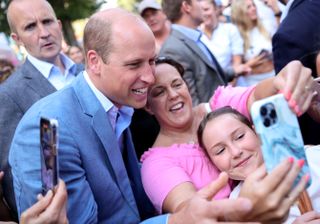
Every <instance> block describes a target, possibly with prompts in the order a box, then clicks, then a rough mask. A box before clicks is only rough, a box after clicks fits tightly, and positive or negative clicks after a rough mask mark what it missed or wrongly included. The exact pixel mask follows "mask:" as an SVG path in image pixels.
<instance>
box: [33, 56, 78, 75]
mask: <svg viewBox="0 0 320 224" xmlns="http://www.w3.org/2000/svg"><path fill="white" fill-rule="evenodd" d="M59 57H60V60H61V61H62V64H63V65H64V67H65V74H69V73H71V74H72V75H76V74H75V73H76V70H77V68H76V64H75V63H74V62H73V61H72V60H71V59H70V58H68V57H67V56H66V55H65V54H63V53H59ZM27 58H28V60H29V61H30V62H31V64H32V65H34V66H35V67H36V68H37V69H38V70H39V72H40V73H41V74H42V75H43V76H44V77H45V78H47V79H48V78H49V76H50V74H51V71H52V68H53V67H54V66H55V65H54V64H52V63H49V62H46V61H42V60H39V59H38V58H36V57H33V56H32V55H30V54H28V56H27ZM56 67H57V66H56Z"/></svg>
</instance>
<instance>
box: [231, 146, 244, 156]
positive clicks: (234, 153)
mask: <svg viewBox="0 0 320 224" xmlns="http://www.w3.org/2000/svg"><path fill="white" fill-rule="evenodd" d="M230 153H231V155H232V157H233V158H238V157H240V156H241V155H242V153H243V151H242V149H241V148H240V147H239V146H237V145H236V144H232V146H230Z"/></svg>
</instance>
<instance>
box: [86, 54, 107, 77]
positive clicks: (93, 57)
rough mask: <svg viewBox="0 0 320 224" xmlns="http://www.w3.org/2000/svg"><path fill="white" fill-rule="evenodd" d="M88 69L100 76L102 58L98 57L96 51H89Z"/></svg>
mask: <svg viewBox="0 0 320 224" xmlns="http://www.w3.org/2000/svg"><path fill="white" fill-rule="evenodd" d="M86 57H87V58H86V61H87V68H88V69H89V70H90V71H92V72H93V73H94V74H96V75H100V67H101V63H103V61H102V58H101V57H100V56H99V55H98V53H97V52H96V51H95V50H89V51H88V52H87V55H86Z"/></svg>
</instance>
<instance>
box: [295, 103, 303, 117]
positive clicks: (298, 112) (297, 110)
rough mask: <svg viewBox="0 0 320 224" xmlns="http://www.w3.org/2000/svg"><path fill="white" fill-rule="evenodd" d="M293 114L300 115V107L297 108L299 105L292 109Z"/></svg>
mask: <svg viewBox="0 0 320 224" xmlns="http://www.w3.org/2000/svg"><path fill="white" fill-rule="evenodd" d="M294 112H296V114H297V115H298V116H299V114H301V110H300V107H299V105H296V106H295V107H294Z"/></svg>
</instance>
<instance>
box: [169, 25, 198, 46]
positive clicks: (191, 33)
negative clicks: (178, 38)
mask: <svg viewBox="0 0 320 224" xmlns="http://www.w3.org/2000/svg"><path fill="white" fill-rule="evenodd" d="M172 28H173V29H175V30H177V31H179V32H181V33H183V34H184V35H186V36H187V37H188V38H189V39H191V40H193V41H195V42H197V41H198V40H199V39H200V37H201V35H202V33H201V31H200V30H197V29H192V28H189V27H186V26H182V25H178V24H172Z"/></svg>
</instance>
